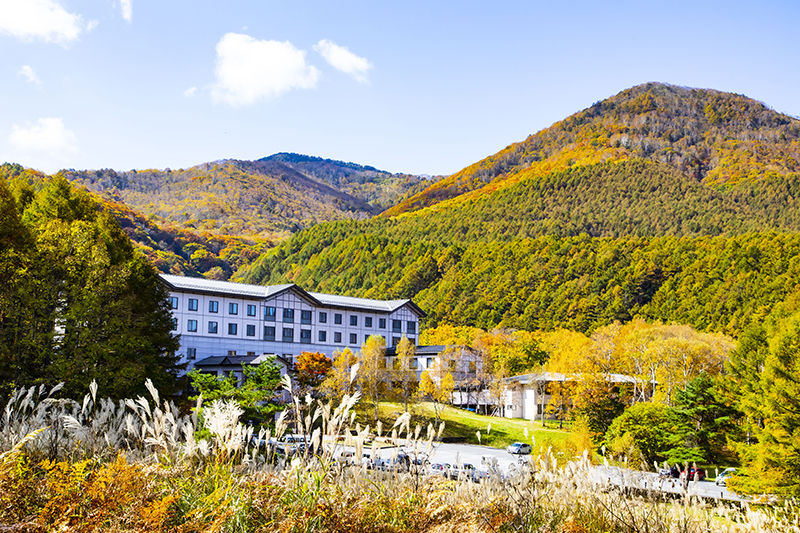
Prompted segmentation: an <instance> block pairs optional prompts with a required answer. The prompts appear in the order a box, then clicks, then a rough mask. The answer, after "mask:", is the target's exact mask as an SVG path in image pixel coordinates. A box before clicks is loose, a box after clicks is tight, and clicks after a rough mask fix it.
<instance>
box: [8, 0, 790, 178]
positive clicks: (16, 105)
mask: <svg viewBox="0 0 800 533" xmlns="http://www.w3.org/2000/svg"><path fill="white" fill-rule="evenodd" d="M798 23H800V2H796V1H783V2H770V1H760V2H735V1H726V2H721V1H715V2H708V1H702V0H694V1H690V2H684V1H671V2H643V1H641V0H639V1H636V2H634V1H607V2H583V1H573V2H553V1H549V2H539V1H497V2H471V1H464V0H462V1H459V2H444V1H442V2H435V1H430V0H428V1H422V2H417V1H414V0H407V1H404V2H375V1H364V2H357V1H353V2H349V1H345V2H330V1H320V2H315V1H302V0H293V1H278V0H230V1H228V2H219V1H218V2H214V1H206V0H192V1H189V0H162V1H144V0H92V1H89V0H0V50H2V53H0V84H1V85H0V87H2V93H1V94H2V98H0V162H2V161H10V162H17V163H20V164H22V165H24V166H28V167H33V168H37V169H40V170H44V171H46V172H54V171H56V170H58V169H60V168H75V169H99V168H115V169H117V170H130V169H134V168H135V169H143V168H166V167H170V168H186V167H189V166H192V165H195V164H199V163H202V162H206V161H213V160H217V159H225V158H235V159H257V158H259V157H263V156H267V155H270V154H273V153H276V152H298V153H305V154H309V155H315V156H320V157H328V158H333V159H341V160H345V161H353V162H356V163H361V164H366V165H372V166H375V167H378V168H381V169H384V170H388V171H391V172H409V173H427V174H450V173H453V172H456V171H458V170H459V169H461V168H463V167H464V166H467V165H470V164H472V163H474V162H476V161H478V160H480V159H482V158H483V157H486V156H488V155H491V154H493V153H495V152H497V151H498V150H500V149H502V148H503V147H505V146H507V145H508V144H510V143H512V142H516V141H521V140H523V139H524V138H525V137H527V136H528V135H529V134H531V133H535V132H536V131H539V130H540V129H542V128H546V127H548V126H550V125H551V124H552V123H554V122H556V121H558V120H561V119H563V118H565V117H566V116H568V115H570V114H572V113H574V112H577V111H579V110H581V109H584V108H586V107H588V106H590V105H591V104H592V103H594V102H595V101H598V100H602V99H603V98H607V97H609V96H612V95H613V94H616V93H617V92H619V91H621V90H623V89H626V88H628V87H631V86H634V85H638V84H640V83H645V82H648V81H660V82H666V83H672V84H676V85H683V86H689V87H704V88H713V89H719V90H723V91H730V92H736V93H740V94H745V95H747V96H750V97H752V98H755V99H757V100H761V101H763V102H764V103H766V104H767V105H769V106H770V107H772V108H773V109H775V110H777V111H781V112H783V113H787V114H789V115H792V116H800V99H799V98H798V95H800V91H798V89H797V87H799V86H800V68H798V67H800V32H798V31H797V27H798Z"/></svg>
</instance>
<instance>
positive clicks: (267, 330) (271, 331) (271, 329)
mask: <svg viewBox="0 0 800 533" xmlns="http://www.w3.org/2000/svg"><path fill="white" fill-rule="evenodd" d="M172 328H173V329H178V322H177V319H173V320H172ZM186 331H188V332H190V333H197V320H191V319H190V320H188V321H187V323H186ZM208 332H209V333H210V334H212V335H216V334H217V333H219V322H216V321H213V320H210V321H209V322H208ZM281 333H282V334H283V335H282V337H281V340H282V341H283V342H294V328H283V331H282V332H281ZM238 334H239V324H236V323H235V322H231V323H229V324H228V335H238ZM245 335H246V336H247V337H255V336H256V326H255V324H246V325H245ZM368 338H369V335H368V334H366V335H364V342H367V339H368ZM264 340H265V341H274V340H275V326H264ZM317 340H318V341H319V342H328V332H327V331H324V330H320V331H318V332H317ZM300 342H301V343H306V344H309V343H311V330H310V329H301V330H300ZM333 342H334V343H341V342H342V333H341V332H340V331H335V332H334V333H333ZM399 342H400V337H392V346H396V345H397V344H398V343H399ZM350 344H356V345H357V344H358V334H356V333H350Z"/></svg>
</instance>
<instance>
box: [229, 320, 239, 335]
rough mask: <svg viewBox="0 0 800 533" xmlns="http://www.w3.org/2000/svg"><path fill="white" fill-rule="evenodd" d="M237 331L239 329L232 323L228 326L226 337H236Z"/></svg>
mask: <svg viewBox="0 0 800 533" xmlns="http://www.w3.org/2000/svg"><path fill="white" fill-rule="evenodd" d="M238 329H239V325H238V324H234V323H231V324H228V335H236V332H237V331H238Z"/></svg>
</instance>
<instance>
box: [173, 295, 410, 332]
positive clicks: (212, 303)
mask: <svg viewBox="0 0 800 533" xmlns="http://www.w3.org/2000/svg"><path fill="white" fill-rule="evenodd" d="M169 301H170V306H171V307H172V309H177V308H178V297H177V296H172V297H170V299H169ZM198 305H199V303H198V300H197V298H189V311H197V310H198ZM256 307H257V306H256V305H254V304H247V316H256V310H257V309H256ZM294 311H295V310H294V309H284V310H283V322H285V323H289V324H291V323H294V314H295V313H294ZM208 312H209V313H219V301H217V300H209V302H208ZM228 314H229V315H238V314H239V304H238V303H235V302H230V303H228ZM276 318H277V309H276V308H275V307H265V308H264V320H267V321H269V322H275V321H276ZM311 318H312V312H311V311H300V323H301V324H311ZM319 323H320V324H327V323H328V313H327V312H326V311H320V312H319ZM333 323H334V324H336V325H341V324H342V313H334V314H333ZM372 324H373V321H372V317H371V316H367V317H364V327H365V328H371V327H373V325H372ZM350 325H351V326H353V327H358V315H350ZM402 326H403V322H402V321H401V320H392V332H393V333H400V332H401V331H402ZM378 329H386V319H385V318H379V319H378ZM189 331H197V330H189ZM416 332H417V323H416V322H414V321H412V320H409V321H407V322H406V333H411V334H415V333H416ZM209 333H210V332H209Z"/></svg>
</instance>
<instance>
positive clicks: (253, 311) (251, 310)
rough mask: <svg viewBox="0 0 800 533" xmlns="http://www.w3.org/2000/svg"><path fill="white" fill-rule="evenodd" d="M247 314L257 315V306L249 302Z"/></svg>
mask: <svg viewBox="0 0 800 533" xmlns="http://www.w3.org/2000/svg"><path fill="white" fill-rule="evenodd" d="M247 316H256V306H255V305H253V304H247Z"/></svg>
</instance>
